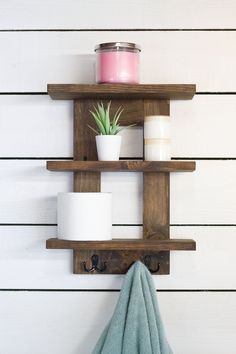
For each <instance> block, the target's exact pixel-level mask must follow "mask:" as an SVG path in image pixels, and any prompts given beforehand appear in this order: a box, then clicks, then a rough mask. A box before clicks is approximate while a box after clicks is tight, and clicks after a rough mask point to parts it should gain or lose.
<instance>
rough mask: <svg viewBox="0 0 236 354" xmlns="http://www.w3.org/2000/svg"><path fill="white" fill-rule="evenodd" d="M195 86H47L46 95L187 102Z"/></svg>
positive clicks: (74, 97) (57, 97)
mask: <svg viewBox="0 0 236 354" xmlns="http://www.w3.org/2000/svg"><path fill="white" fill-rule="evenodd" d="M195 93H196V85H175V84H174V85H173V84H172V85H144V84H142V85H141V84H138V85H127V84H97V85H83V84H80V85H79V84H54V85H53V84H49V85H48V94H49V95H50V96H51V98H53V99H54V100H75V99H80V98H95V99H103V98H105V99H107V98H111V99H114V98H117V99H121V98H122V99H140V98H141V99H144V98H145V99H147V98H150V99H168V100H179V99H181V100H189V99H192V98H193V96H194V94H195Z"/></svg>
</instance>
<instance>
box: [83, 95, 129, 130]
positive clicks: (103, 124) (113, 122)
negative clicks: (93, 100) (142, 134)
mask: <svg viewBox="0 0 236 354" xmlns="http://www.w3.org/2000/svg"><path fill="white" fill-rule="evenodd" d="M110 106H111V101H110V102H109V103H108V104H107V106H106V107H104V104H103V102H100V103H97V107H95V106H94V111H89V112H90V113H91V114H92V116H93V118H94V120H95V123H96V125H97V128H98V129H94V128H93V127H91V126H90V125H88V127H89V128H90V129H92V130H93V131H94V132H95V133H96V134H98V135H116V134H118V133H119V132H120V131H121V130H122V129H123V128H121V127H120V125H119V119H120V116H121V113H122V112H123V109H122V107H121V106H120V107H119V108H118V109H117V111H116V112H115V114H114V116H113V117H112V118H111V117H110ZM134 125H135V124H132V125H129V127H131V126H134Z"/></svg>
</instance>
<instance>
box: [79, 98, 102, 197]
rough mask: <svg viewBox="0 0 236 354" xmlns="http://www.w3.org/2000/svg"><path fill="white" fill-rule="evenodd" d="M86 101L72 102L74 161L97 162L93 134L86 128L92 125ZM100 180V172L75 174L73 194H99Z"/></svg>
mask: <svg viewBox="0 0 236 354" xmlns="http://www.w3.org/2000/svg"><path fill="white" fill-rule="evenodd" d="M88 101H89V100H75V101H74V160H82V161H87V160H91V161H94V160H97V150H96V144H95V137H94V133H93V132H92V130H91V129H89V128H88V124H90V125H91V124H92V118H91V115H90V114H89V110H88V106H89V102H88ZM100 179H101V173H100V172H75V173H74V192H100V185H101V181H100Z"/></svg>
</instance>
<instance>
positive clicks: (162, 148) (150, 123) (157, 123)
mask: <svg viewBox="0 0 236 354" xmlns="http://www.w3.org/2000/svg"><path fill="white" fill-rule="evenodd" d="M144 158H145V160H147V161H161V160H170V159H171V125H170V116H163V115H155V116H154V115H153V116H147V117H145V118H144Z"/></svg>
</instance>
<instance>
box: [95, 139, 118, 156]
mask: <svg viewBox="0 0 236 354" xmlns="http://www.w3.org/2000/svg"><path fill="white" fill-rule="evenodd" d="M121 138H122V137H121V135H96V146H97V153H98V160H99V161H118V160H119V157H120V148H121Z"/></svg>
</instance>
